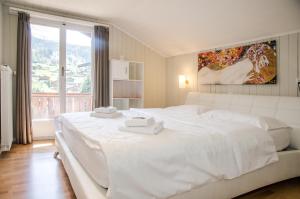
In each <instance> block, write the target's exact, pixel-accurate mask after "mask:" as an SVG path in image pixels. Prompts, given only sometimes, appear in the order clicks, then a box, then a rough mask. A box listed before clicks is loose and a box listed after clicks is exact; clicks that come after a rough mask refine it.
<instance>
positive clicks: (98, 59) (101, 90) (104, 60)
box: [93, 26, 109, 107]
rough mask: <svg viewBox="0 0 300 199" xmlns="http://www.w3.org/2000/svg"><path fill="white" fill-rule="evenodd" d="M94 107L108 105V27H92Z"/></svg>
mask: <svg viewBox="0 0 300 199" xmlns="http://www.w3.org/2000/svg"><path fill="white" fill-rule="evenodd" d="M94 35H95V40H94V41H95V43H94V47H95V65H94V67H95V68H94V103H93V106H94V107H100V106H109V55H108V52H109V49H108V48H109V47H108V42H109V29H108V28H107V27H103V26H95V27H94Z"/></svg>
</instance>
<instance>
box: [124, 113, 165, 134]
mask: <svg viewBox="0 0 300 199" xmlns="http://www.w3.org/2000/svg"><path fill="white" fill-rule="evenodd" d="M163 128H164V126H163V122H162V121H160V122H155V120H154V118H153V117H132V118H130V119H128V120H126V121H125V126H121V127H119V130H120V131H126V132H132V133H142V134H158V133H159V132H160V131H161V130H162V129H163Z"/></svg>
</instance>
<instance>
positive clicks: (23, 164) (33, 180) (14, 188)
mask: <svg viewBox="0 0 300 199" xmlns="http://www.w3.org/2000/svg"><path fill="white" fill-rule="evenodd" d="M54 151H55V145H54V142H53V141H36V142H34V143H33V144H31V145H14V146H13V147H12V150H11V151H10V152H8V153H2V154H1V155H0V199H48V198H49V199H71V198H76V197H75V195H74V193H73V190H72V187H71V185H70V182H69V179H68V177H67V174H66V172H65V170H64V168H63V166H62V164H61V162H60V161H59V160H57V159H54V158H53V153H54ZM299 169H300V168H299ZM216 191H217V190H216ZM236 199H300V178H295V179H292V180H288V181H284V182H280V183H277V184H274V185H271V186H268V187H265V188H262V189H259V190H257V191H254V192H251V193H249V194H246V195H243V196H240V197H238V198H236Z"/></svg>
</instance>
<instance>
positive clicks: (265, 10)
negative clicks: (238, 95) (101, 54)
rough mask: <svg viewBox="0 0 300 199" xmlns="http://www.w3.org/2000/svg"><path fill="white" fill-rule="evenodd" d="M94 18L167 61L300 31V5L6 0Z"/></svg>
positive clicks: (247, 0)
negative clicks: (229, 45)
mask: <svg viewBox="0 0 300 199" xmlns="http://www.w3.org/2000/svg"><path fill="white" fill-rule="evenodd" d="M8 1H10V2H14V3H22V4H28V5H34V6H41V7H46V8H52V9H59V10H61V11H68V12H73V13H78V14H82V15H87V16H92V17H97V18H100V19H102V20H105V21H108V22H109V23H112V24H114V25H116V26H118V27H120V28H121V29H123V30H125V31H126V32H128V33H130V34H131V35H133V36H134V37H135V38H137V39H139V40H141V41H143V42H144V43H146V44H147V45H148V46H150V47H152V48H153V49H155V50H157V51H158V52H160V53H162V54H163V55H165V56H174V55H178V54H184V53H189V52H195V51H198V50H203V49H209V48H213V47H217V46H222V45H228V44H233V43H236V42H241V41H246V40H251V39H256V38H261V37H266V36H270V35H276V34H281V33H285V32H291V31H295V30H299V29H300V0H8Z"/></svg>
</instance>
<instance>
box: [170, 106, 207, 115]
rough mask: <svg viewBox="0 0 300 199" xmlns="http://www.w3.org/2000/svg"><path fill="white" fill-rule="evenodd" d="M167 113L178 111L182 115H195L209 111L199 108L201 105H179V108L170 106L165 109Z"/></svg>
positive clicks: (205, 108) (202, 107) (203, 107)
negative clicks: (182, 113)
mask: <svg viewBox="0 0 300 199" xmlns="http://www.w3.org/2000/svg"><path fill="white" fill-rule="evenodd" d="M165 110H167V111H180V112H184V113H195V114H202V113H204V112H207V111H209V110H211V109H210V108H208V107H205V106H201V105H179V106H170V107H167V108H165Z"/></svg>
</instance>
